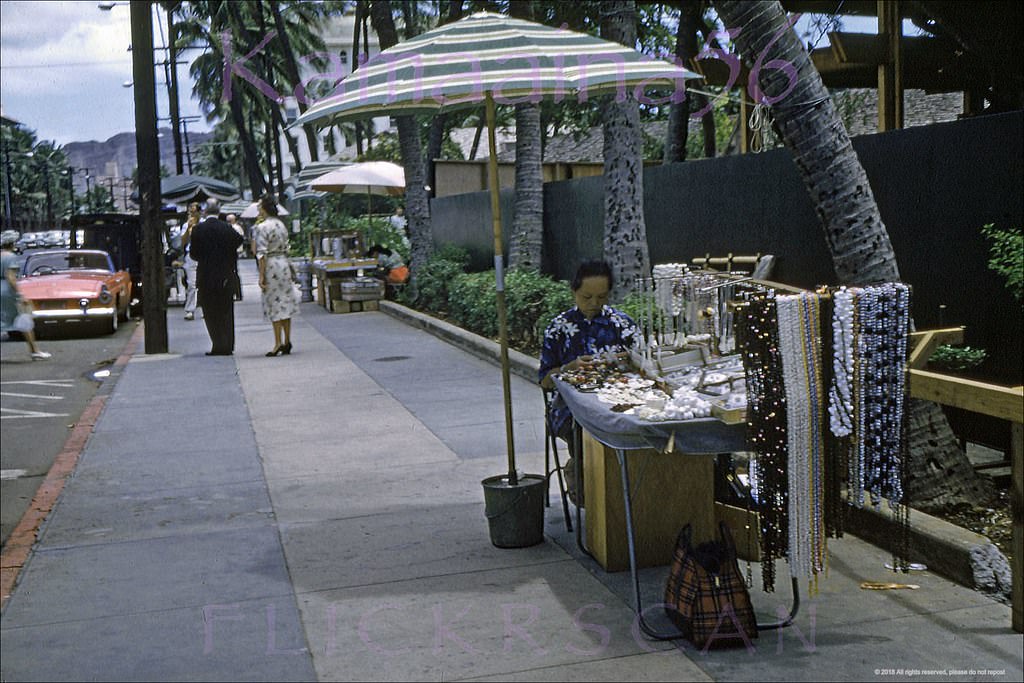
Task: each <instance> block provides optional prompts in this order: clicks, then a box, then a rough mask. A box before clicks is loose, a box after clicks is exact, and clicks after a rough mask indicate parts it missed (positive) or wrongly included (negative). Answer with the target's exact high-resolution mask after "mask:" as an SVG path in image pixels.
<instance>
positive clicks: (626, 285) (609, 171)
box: [601, 0, 651, 300]
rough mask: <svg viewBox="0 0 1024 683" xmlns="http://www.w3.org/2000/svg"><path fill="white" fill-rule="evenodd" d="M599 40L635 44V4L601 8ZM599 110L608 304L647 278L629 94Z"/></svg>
mask: <svg viewBox="0 0 1024 683" xmlns="http://www.w3.org/2000/svg"><path fill="white" fill-rule="evenodd" d="M601 12H602V17H603V22H602V25H601V34H602V36H603V37H604V38H606V39H607V40H614V41H616V42H619V43H622V44H623V45H628V46H633V45H635V44H636V2H635V0H614V1H609V2H604V3H602V4H601ZM618 99H619V98H618V97H616V98H615V99H612V100H611V101H609V102H607V103H606V104H605V107H604V197H605V199H604V209H605V212H604V258H605V260H607V261H608V264H609V265H610V266H611V267H612V273H614V275H615V287H614V288H613V290H612V299H613V300H621V299H623V298H625V295H626V294H627V293H628V292H629V290H630V289H631V288H632V286H633V283H634V281H635V280H636V278H637V277H642V276H647V275H649V274H650V272H651V260H650V256H649V254H648V251H647V225H646V224H645V222H644V201H643V198H644V185H643V157H642V155H641V140H640V107H639V105H638V104H637V101H636V98H635V97H633V95H632V94H631V93H626V96H625V97H624V98H622V100H621V101H618Z"/></svg>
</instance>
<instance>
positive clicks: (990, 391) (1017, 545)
mask: <svg viewBox="0 0 1024 683" xmlns="http://www.w3.org/2000/svg"><path fill="white" fill-rule="evenodd" d="M962 341H963V328H960V327H955V328H948V329H942V330H929V331H926V332H915V333H913V334H911V343H912V344H915V342H916V344H915V345H914V347H913V350H912V351H911V353H910V359H909V363H908V366H909V367H908V370H907V383H908V385H909V392H910V396H911V397H913V398H919V399H923V400H925V401H933V402H935V403H941V404H943V405H947V406H954V407H956V408H962V409H964V410H970V411H972V412H975V413H981V414H982V415H990V416H992V417H996V418H999V419H1001V420H1007V421H1008V422H1010V425H1011V430H1012V433H1013V436H1012V438H1011V445H1010V460H1011V477H1010V479H1011V491H1010V514H1011V516H1012V518H1013V559H1012V561H1011V570H1012V572H1013V585H1012V591H1013V607H1012V609H1013V612H1012V626H1013V630H1014V631H1017V632H1018V633H1024V569H1022V564H1021V562H1022V559H1024V558H1022V555H1024V551H1022V549H1021V548H1022V544H1024V484H1022V477H1024V386H1020V387H1005V386H999V385H997V384H987V383H985V382H977V381H974V380H970V379H963V378H961V377H954V376H952V375H943V374H940V373H937V372H928V371H927V370H922V369H921V368H922V367H924V365H925V363H927V362H928V358H930V357H931V355H932V353H933V352H934V351H935V349H936V348H937V347H938V346H939V345H940V344H958V343H961V342H962Z"/></svg>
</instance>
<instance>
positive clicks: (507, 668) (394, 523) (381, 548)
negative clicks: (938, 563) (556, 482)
mask: <svg viewBox="0 0 1024 683" xmlns="http://www.w3.org/2000/svg"><path fill="white" fill-rule="evenodd" d="M255 283H256V275H255V270H254V268H253V262H252V261H244V262H243V284H244V288H245V295H246V298H245V301H244V302H242V303H240V304H238V305H237V306H236V331H237V346H236V351H235V355H234V356H233V357H207V356H205V355H204V352H205V351H207V350H209V341H208V339H207V337H206V332H205V328H204V326H203V324H202V322H201V321H199V320H196V321H194V322H186V321H184V320H182V318H181V312H180V309H177V308H172V309H170V311H169V313H168V322H169V330H170V350H171V352H170V353H168V354H162V355H154V356H147V355H145V354H143V353H142V352H141V347H139V348H138V349H136V352H135V353H134V355H133V356H132V358H131V360H130V361H129V362H127V363H126V364H125V365H123V366H120V367H119V372H118V373H117V374H118V376H117V377H116V384H115V385H114V386H113V389H112V390H111V392H110V394H109V397H108V398H107V400H106V406H105V408H104V410H103V412H102V414H101V415H100V417H99V418H98V419H97V421H96V424H95V427H94V429H93V432H92V434H91V437H90V438H89V440H88V443H87V445H86V446H85V448H84V450H83V452H82V453H81V456H80V459H79V462H78V465H77V468H76V470H75V472H74V474H73V476H72V477H71V478H70V479H68V481H67V484H66V487H65V489H64V492H63V494H62V496H61V498H60V500H59V502H58V504H57V505H56V507H55V509H54V510H53V512H52V513H51V514H50V515H49V517H48V518H47V521H46V522H45V524H44V526H43V528H42V529H41V531H40V534H39V539H38V542H37V544H36V546H35V548H34V551H33V553H32V555H31V558H30V559H29V561H28V562H27V563H26V566H25V567H24V569H23V570H22V572H21V575H20V579H19V583H18V585H17V587H16V588H15V590H14V592H13V594H12V596H11V598H10V599H9V601H8V602H7V605H6V607H5V609H4V612H3V617H2V660H0V661H2V663H0V667H2V678H3V680H5V681H6V680H10V681H17V680H255V681H263V680H267V681H270V680H466V679H474V680H489V679H493V680H723V681H724V680H867V679H876V678H877V679H883V680H884V679H893V678H897V679H898V678H909V677H911V674H909V673H907V672H909V671H913V670H918V671H919V673H918V674H917V675H916V676H913V677H916V678H924V679H927V680H1008V679H1012V680H1020V679H1021V676H1022V666H1021V650H1020V648H1021V636H1020V635H1019V634H1014V633H1013V632H1012V631H1011V630H1010V627H1009V624H1010V611H1009V608H1008V607H1007V606H1005V605H1002V604H999V603H997V602H994V601H992V600H990V599H989V598H987V597H985V596H983V595H981V594H979V593H976V592H974V591H971V590H968V589H965V588H962V587H960V586H957V585H955V584H953V583H950V582H948V581H946V580H944V579H942V578H941V577H938V576H935V575H932V574H930V573H927V572H925V573H922V574H915V575H914V576H912V577H910V578H908V577H898V578H896V579H895V580H898V581H903V582H913V583H915V584H919V585H920V589H919V590H915V591H884V592H883V591H864V590H860V589H859V584H860V582H861V581H865V580H872V581H878V580H890V579H892V574H891V573H888V572H886V571H885V570H884V568H883V565H884V563H885V562H886V561H889V560H890V557H889V555H888V554H887V553H885V552H884V551H881V550H879V549H877V548H875V547H874V546H871V545H869V544H867V543H865V542H863V541H860V540H858V539H856V538H853V537H851V536H847V537H845V538H843V539H840V540H835V541H830V544H829V549H830V553H831V556H830V571H829V575H828V578H826V579H824V580H823V581H822V583H821V591H820V593H819V594H818V595H817V596H815V597H809V596H807V595H806V594H805V595H803V596H802V605H801V610H800V613H799V615H798V617H797V620H796V623H795V626H794V627H793V628H790V629H786V630H785V631H782V632H778V633H777V632H766V633H763V634H762V636H761V639H760V640H759V641H758V642H757V644H756V649H755V650H754V651H753V652H748V651H747V650H745V649H743V648H740V649H738V650H729V651H719V652H711V653H709V654H701V653H698V652H695V651H694V650H693V648H692V647H690V646H688V645H686V646H680V647H678V648H677V647H674V646H673V645H672V644H669V643H651V642H648V641H646V640H644V639H643V638H641V637H639V636H638V635H637V632H636V629H635V627H634V624H633V612H632V610H631V607H630V604H631V593H630V588H629V576H628V572H625V573H615V574H608V573H606V572H604V571H603V570H601V569H600V567H598V566H596V565H595V564H594V563H593V562H592V561H591V560H590V559H589V558H586V557H583V556H582V555H581V554H580V553H579V551H578V550H577V549H576V547H575V541H574V538H573V537H572V535H571V534H568V533H566V531H565V527H564V525H563V523H562V518H561V512H560V510H559V508H558V507H557V505H555V504H554V503H555V500H556V499H554V498H553V507H552V508H550V509H549V510H548V513H547V520H546V531H547V537H546V541H545V542H544V543H543V544H541V545H538V546H534V547H532V548H525V549H517V550H501V549H498V548H495V547H494V546H493V545H491V543H490V540H489V533H488V528H487V521H486V519H485V518H484V514H483V494H482V487H481V485H480V481H481V480H482V479H483V478H485V477H488V476H492V475H496V474H501V473H503V472H504V471H505V450H506V449H505V436H504V417H503V412H502V392H501V385H500V374H499V372H498V370H497V369H496V367H495V366H494V365H493V364H491V363H488V362H487V361H484V360H481V359H479V358H477V357H475V356H473V355H471V354H469V353H467V352H466V351H464V350H462V349H460V348H458V347H456V346H453V345H451V344H448V343H446V342H444V341H441V340H440V339H438V338H437V337H435V336H433V335H431V334H428V333H426V332H425V331H423V330H421V329H418V328H417V327H415V326H411V325H408V324H405V323H403V322H401V321H399V320H397V319H395V318H393V317H389V316H387V315H385V314H383V313H357V314H345V315H332V314H329V313H327V312H326V311H324V309H322V308H319V307H317V306H316V305H314V304H304V305H303V307H302V308H303V312H302V316H301V317H300V318H297V319H296V320H295V321H294V322H293V344H294V346H295V350H294V351H293V352H292V355H291V356H287V357H277V358H266V357H264V356H263V353H264V352H265V351H266V350H268V349H269V348H270V347H271V346H272V334H271V331H270V325H269V323H267V322H265V321H263V320H262V317H261V311H260V305H259V290H258V288H257V287H256V286H255ZM512 393H513V400H514V406H515V408H514V418H515V425H516V427H515V438H516V451H517V455H518V462H519V463H520V468H521V469H522V470H524V471H527V472H543V429H542V425H543V423H542V412H543V405H542V401H541V397H540V394H539V391H538V389H537V388H536V386H535V385H534V384H532V383H531V382H529V381H527V380H525V379H522V378H519V377H513V380H512ZM753 570H754V572H755V578H754V585H755V588H754V589H752V596H753V599H754V604H755V608H756V609H757V610H758V613H759V618H760V619H761V620H762V621H770V620H772V619H774V617H775V614H774V613H775V610H776V609H778V608H780V607H788V605H789V600H790V596H789V592H788V590H786V589H785V588H782V589H780V591H779V592H778V593H776V594H773V595H765V594H764V593H762V592H761V591H760V590H759V589H758V588H756V586H759V579H758V577H757V576H756V570H757V566H756V565H755V566H754V567H753ZM784 572H785V570H784V567H783V568H781V569H780V573H784ZM664 576H665V570H664V568H660V569H658V568H655V569H650V570H644V572H643V573H642V579H643V586H644V591H645V599H646V600H647V601H648V602H647V604H653V603H654V602H656V601H657V599H658V597H659V593H660V590H661V589H662V586H663V585H664ZM780 583H782V582H780ZM890 669H891V670H893V671H896V670H902V671H903V673H901V674H895V673H893V674H887V673H885V670H890ZM876 670H877V674H876ZM929 670H930V671H934V672H936V673H932V674H930V675H928V674H925V673H924V672H925V671H929ZM960 670H963V671H964V672H965V673H964V674H962V675H961V674H955V673H953V672H954V671H960ZM971 670H973V671H974V672H975V673H973V674H971V673H970V671H971ZM988 672H995V673H988Z"/></svg>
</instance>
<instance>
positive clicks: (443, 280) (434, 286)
mask: <svg viewBox="0 0 1024 683" xmlns="http://www.w3.org/2000/svg"><path fill="white" fill-rule="evenodd" d="M468 263H469V252H467V251H466V250H465V249H460V248H458V247H454V246H452V245H445V246H443V247H441V248H440V249H438V250H437V251H436V252H434V254H433V255H432V256H431V257H430V258H429V259H427V262H426V263H424V264H423V265H422V266H420V267H419V268H418V269H417V271H416V286H417V292H416V300H415V302H413V303H414V304H415V306H416V308H418V309H419V310H421V311H426V312H428V313H430V312H433V313H442V314H443V313H448V310H449V309H448V298H449V292H448V288H449V286H450V285H451V284H452V282H453V281H454V280H455V278H456V277H457V276H458V275H461V274H463V273H465V271H466V265H467V264H468Z"/></svg>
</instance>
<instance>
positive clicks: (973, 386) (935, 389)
mask: <svg viewBox="0 0 1024 683" xmlns="http://www.w3.org/2000/svg"><path fill="white" fill-rule="evenodd" d="M907 384H908V385H909V387H908V390H909V392H910V396H911V397H913V398H919V399H923V400H925V401H932V402H934V403H941V404H942V405H947V406H953V407H955V408H963V409H965V410H971V411H974V412H976V413H981V414H982V415H990V416H992V417H998V418H1000V419H1003V420H1009V421H1010V422H1015V423H1022V422H1024V390H1022V389H1020V388H1017V387H1001V386H997V385H995V384H986V383H985V382H977V381H975V380H971V379H964V378H962V377H955V376H953V375H943V374H940V373H938V372H928V371H927V370H908V371H907Z"/></svg>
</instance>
